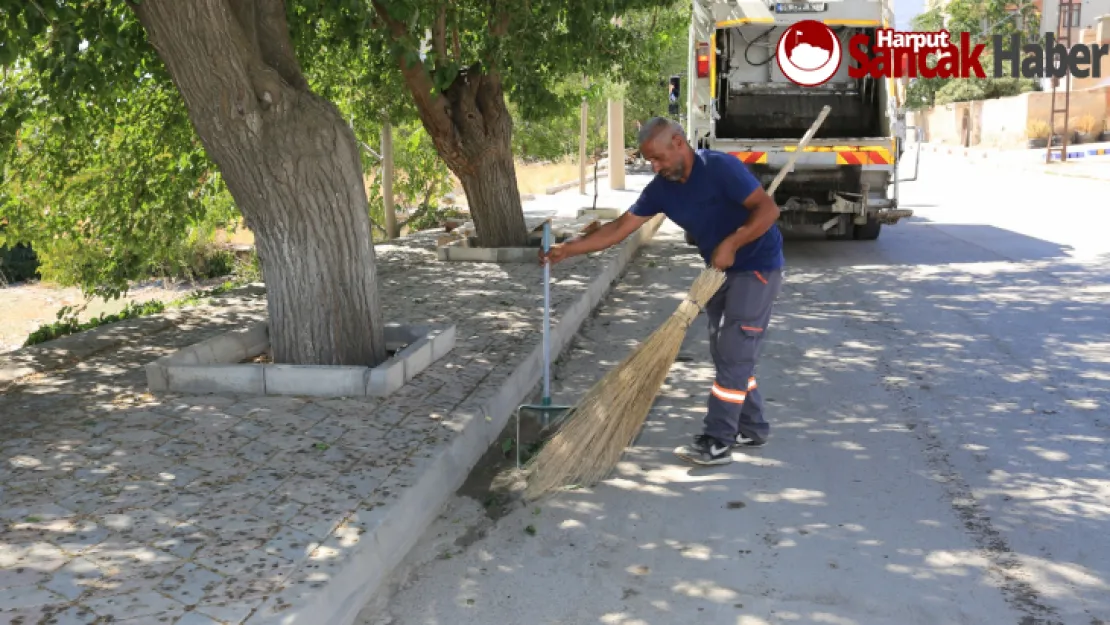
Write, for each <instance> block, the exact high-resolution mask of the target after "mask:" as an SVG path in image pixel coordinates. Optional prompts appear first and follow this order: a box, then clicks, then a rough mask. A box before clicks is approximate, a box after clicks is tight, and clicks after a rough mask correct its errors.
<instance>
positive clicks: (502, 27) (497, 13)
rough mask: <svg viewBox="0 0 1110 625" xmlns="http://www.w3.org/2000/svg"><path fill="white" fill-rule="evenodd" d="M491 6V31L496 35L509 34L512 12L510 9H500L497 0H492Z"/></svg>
mask: <svg viewBox="0 0 1110 625" xmlns="http://www.w3.org/2000/svg"><path fill="white" fill-rule="evenodd" d="M490 8H491V9H492V12H491V13H490V18H489V32H490V34H491V35H493V36H494V37H504V36H505V35H507V34H509V18H510V16H511V14H510V13H509V10H508V9H499V8H498V7H497V0H490Z"/></svg>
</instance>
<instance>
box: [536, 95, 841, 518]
mask: <svg viewBox="0 0 1110 625" xmlns="http://www.w3.org/2000/svg"><path fill="white" fill-rule="evenodd" d="M829 110H830V108H829V107H828V106H826V107H824V108H823V109H821V113H820V114H819V115H818V116H817V120H816V121H815V122H814V123H813V125H812V126H811V127H810V128H809V130H808V131H807V132H806V134H805V136H803V137H802V140H801V141H800V142H799V143H798V147H797V148H796V149H795V150H794V152H792V153H791V155H790V158H789V160H788V161H787V163H786V165H785V166H783V168H782V169H780V170H779V173H778V175H777V176H775V179H774V181H773V182H772V183H771V186H770V187H768V189H767V193H768V194H769V195H774V193H775V190H776V189H777V188H778V186H779V184H780V183H781V182H782V179H783V178H785V177H786V174H787V173H789V172H790V171H792V170H793V168H794V162H795V161H796V160H797V159H798V155H799V154H800V153H801V152H803V151H804V150H805V147H806V145H808V144H809V141H810V140H811V139H812V138H813V135H814V134H816V133H817V129H818V128H819V127H820V126H821V123H822V122H824V121H825V117H827V116H828V114H829ZM724 281H725V274H724V272H722V271H720V270H718V269H715V268H713V267H707V268H706V269H704V270H702V272H701V275H699V276H698V277H697V279H695V280H694V284H693V285H692V286H691V287H690V291H689V293H687V295H686V299H684V300H683V301H682V303H680V304H679V305H678V309H677V310H675V312H674V313H672V314H671V316H670V318H669V319H667V320H666V321H665V322H664V323H663V325H662V326H660V327H659V328H658V329H657V330H656V331H655V332H652V333H651V335H650V336H649V337H648V338H647V340H645V341H644V343H643V344H642V345H640V346H639V347H638V348H636V349H635V350H634V351H633V352H632V353H631V354H630V355H628V356H627V357H626V358H625V359H624V360H623V361H622V362H621V363H620V364H619V365H617V366H616V367H615V368H613V369H611V370H610V371H609V372H608V373H606V374H605V376H604V377H602V378H601V380H600V381H598V382H597V383H596V384H594V386H593V387H592V388H591V389H590V390H589V391H587V393H586V395H585V396H584V397H583V398H582V399H581V400H579V402H578V403H577V404H576V405H575V406H574V407H573V408H572V409H571V411H570V412H569V413H568V414H567V416H566V418H565V421H564V425H563V427H562V428H561V429H560V430H559V432H558V433H556V434H555V436H554V437H552V438H551V440H549V441H548V442H547V443H546V444H545V445H544V446H543V448H542V449H541V450H540V453H538V454H536V455H535V456H534V457H533V458H532V459H531V460H529V462H528V463H527V467H526V470H527V472H528V478H527V479H528V484H527V486H526V488H525V490H524V497H525V499H530V500H535V499H537V498H539V497H541V496H543V495H544V494H545V493H547V492H549V491H551V490H553V489H556V488H559V487H562V486H565V485H567V484H580V485H583V486H592V485H594V484H596V483H598V482H599V481H601V480H602V479H604V478H605V476H606V475H608V474H609V472H610V471H611V470H612V469H613V467H614V466H615V465H616V464H617V462H618V461H619V460H620V457H621V455H622V454H623V453H624V450H625V448H627V447H628V445H629V444H631V442H632V440H633V439H634V438H635V436H636V434H637V432H639V431H640V428H641V427H642V426H643V423H644V420H645V419H646V418H647V415H648V412H649V411H650V410H651V407H652V405H653V404H654V403H655V397H656V396H657V395H658V394H659V389H660V388H662V386H663V382H664V381H665V380H666V379H667V376H668V375H669V374H670V369H671V366H672V365H673V364H674V361H675V358H677V357H678V351H679V349H680V348H681V347H682V342H683V340H684V339H685V338H686V331H687V330H688V329H689V328H690V324H691V323H693V321H694V319H696V318H697V316H698V314H700V313H701V311H702V309H704V308H705V305H706V304H707V303H708V302H709V300H710V298H712V297H713V295H714V294H716V292H717V291H718V290H719V289H720V288H721V286H722V285H723V284H724Z"/></svg>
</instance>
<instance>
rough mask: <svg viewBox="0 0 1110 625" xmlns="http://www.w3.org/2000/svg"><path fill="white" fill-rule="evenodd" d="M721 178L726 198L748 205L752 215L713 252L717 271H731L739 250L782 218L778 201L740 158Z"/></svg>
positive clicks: (730, 164) (731, 164)
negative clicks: (730, 268)
mask: <svg viewBox="0 0 1110 625" xmlns="http://www.w3.org/2000/svg"><path fill="white" fill-rule="evenodd" d="M724 169H725V171H724V172H722V175H721V177H720V178H721V183H722V184H723V185H724V192H725V194H726V196H728V197H729V198H731V199H732V200H734V201H736V202H739V203H740V204H743V205H744V208H746V209H748V212H749V213H750V214H749V215H748V219H747V220H746V221H745V222H744V225H742V226H740V227H739V228H738V229H737V230H736V231H735V232H733V233H732V234H731V235H729V236H728V237H727V238H726V239H725V240H724V241H721V243H720V245H718V246H717V249H716V250H715V251H714V252H713V257H712V264H713V266H714V267H716V268H717V269H721V270H724V269H728V268H729V267H731V266H732V263H733V261H734V260H735V258H736V251H737V250H739V249H740V248H741V247H744V246H745V245H747V244H748V243H751V242H752V241H755V240H756V239H758V238H759V237H761V236H763V235H764V233H766V232H767V231H768V230H770V229H771V226H773V225H775V222H776V221H778V218H779V206H778V204H776V203H775V199H774V198H772V197H771V196H770V195H768V194H767V192H766V191H764V190H763V187H762V185H760V184H759V180H758V179H756V177H755V176H754V175H752V172H751V171H749V170H748V168H747V166H746V165H744V164H743V163H741V162H740V160H739V159H735V160H734V161H726V166H725V168H724Z"/></svg>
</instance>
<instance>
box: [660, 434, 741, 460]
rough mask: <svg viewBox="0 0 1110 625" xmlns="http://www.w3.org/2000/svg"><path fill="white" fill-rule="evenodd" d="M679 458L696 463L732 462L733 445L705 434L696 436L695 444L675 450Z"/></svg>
mask: <svg viewBox="0 0 1110 625" xmlns="http://www.w3.org/2000/svg"><path fill="white" fill-rule="evenodd" d="M674 453H675V455H676V456H678V457H679V458H682V459H683V460H687V461H689V462H693V463H694V464H704V465H718V464H728V463H730V462H732V447H731V446H730V445H721V444H720V442H719V441H718V440H717V439H715V438H713V437H711V436H707V435H705V434H698V435H697V436H695V437H694V444H693V445H683V446H681V447H679V448H678V449H675V450H674Z"/></svg>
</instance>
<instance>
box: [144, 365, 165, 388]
mask: <svg viewBox="0 0 1110 625" xmlns="http://www.w3.org/2000/svg"><path fill="white" fill-rule="evenodd" d="M144 368H145V369H146V386H147V389H148V390H150V391H153V392H156V393H160V392H165V391H168V390H170V380H169V376H168V375H166V368H165V367H164V366H162V364H161V363H159V362H157V361H155V362H152V363H148V364H147V365H146V366H145V367H144Z"/></svg>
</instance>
